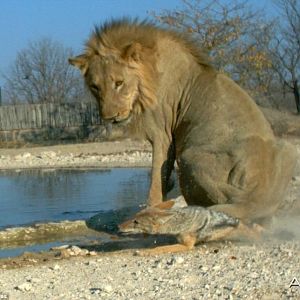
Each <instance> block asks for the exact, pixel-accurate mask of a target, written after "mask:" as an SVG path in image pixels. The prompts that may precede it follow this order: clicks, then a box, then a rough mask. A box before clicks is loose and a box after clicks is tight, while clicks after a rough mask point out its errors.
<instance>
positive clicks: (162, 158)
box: [148, 142, 175, 206]
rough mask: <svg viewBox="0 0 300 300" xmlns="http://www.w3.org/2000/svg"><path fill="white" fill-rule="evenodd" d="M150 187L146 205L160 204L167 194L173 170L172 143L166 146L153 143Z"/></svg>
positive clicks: (173, 153)
mask: <svg viewBox="0 0 300 300" xmlns="http://www.w3.org/2000/svg"><path fill="white" fill-rule="evenodd" d="M152 147H153V154H152V156H153V157H152V173H151V185H150V191H149V197H148V205H149V206H155V205H158V204H160V203H161V202H162V201H163V200H164V198H165V196H166V194H167V192H168V183H169V180H170V177H171V174H172V170H173V169H174V161H175V152H174V147H173V145H172V143H170V144H168V145H166V144H162V143H159V142H157V143H153V145H152Z"/></svg>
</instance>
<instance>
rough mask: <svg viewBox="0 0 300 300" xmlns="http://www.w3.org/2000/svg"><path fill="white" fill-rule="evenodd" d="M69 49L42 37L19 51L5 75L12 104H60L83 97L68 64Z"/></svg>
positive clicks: (79, 85)
mask: <svg viewBox="0 0 300 300" xmlns="http://www.w3.org/2000/svg"><path fill="white" fill-rule="evenodd" d="M72 55H73V53H72V51H71V49H68V48H65V47H63V45H62V44H60V43H58V42H54V41H52V40H51V39H48V38H44V39H41V40H38V41H36V42H31V43H29V46H28V47H27V48H26V49H24V50H22V51H20V52H19V53H18V55H17V58H16V60H15V62H14V64H13V65H12V67H11V70H10V72H9V73H8V75H6V76H4V78H5V80H6V83H5V86H4V89H5V94H6V98H8V101H9V102H11V103H19V102H26V103H46V102H48V103H61V102H72V101H78V100H82V98H83V97H84V94H85V91H84V85H83V82H82V79H81V77H80V76H79V74H78V73H76V71H75V70H74V68H71V67H70V66H69V64H68V57H70V56H72Z"/></svg>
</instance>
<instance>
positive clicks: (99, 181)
mask: <svg viewBox="0 0 300 300" xmlns="http://www.w3.org/2000/svg"><path fill="white" fill-rule="evenodd" d="M149 185H150V169H148V168H135V169H133V168H131V169H130V168H114V169H99V170H98V169H97V170H94V169H87V170H82V169H75V170H74V169H73V170H22V171H5V172H4V171H3V172H1V173H0V204H1V209H0V230H1V231H3V230H5V229H7V228H15V227H20V226H22V227H24V226H25V227H26V226H31V225H33V224H36V223H42V224H47V223H49V222H60V221H65V220H69V221H74V220H86V219H88V218H90V217H91V216H93V215H95V214H97V213H99V212H110V211H113V210H119V209H122V208H126V207H134V206H139V205H141V204H144V203H145V202H146V199H147V193H148V189H149ZM87 238H89V239H92V238H99V234H98V235H97V233H96V232H95V236H89V237H87V236H76V235H75V236H74V235H73V236H72V237H68V236H67V234H66V237H65V238H64V239H63V240H62V239H61V238H59V239H57V240H51V241H49V240H47V239H45V241H39V242H38V243H29V244H28V245H22V243H20V245H13V246H7V244H4V243H3V242H2V245H1V241H0V257H7V256H15V255H19V254H21V253H22V252H24V251H39V250H44V249H47V248H49V247H51V246H56V245H61V244H64V243H66V242H68V243H77V244H78V243H80V241H82V240H84V239H87Z"/></svg>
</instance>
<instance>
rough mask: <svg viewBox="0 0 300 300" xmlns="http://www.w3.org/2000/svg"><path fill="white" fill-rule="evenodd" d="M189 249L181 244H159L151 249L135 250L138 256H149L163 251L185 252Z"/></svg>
mask: <svg viewBox="0 0 300 300" xmlns="http://www.w3.org/2000/svg"><path fill="white" fill-rule="evenodd" d="M188 250H190V249H189V248H188V247H187V246H185V245H182V244H174V245H166V246H159V247H155V248H152V249H142V250H139V251H138V252H137V255H138V256H151V255H159V254H164V253H176V252H185V251H188Z"/></svg>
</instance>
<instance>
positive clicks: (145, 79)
mask: <svg viewBox="0 0 300 300" xmlns="http://www.w3.org/2000/svg"><path fill="white" fill-rule="evenodd" d="M143 54H144V52H143V51H142V49H141V46H140V45H139V44H133V45H130V46H128V47H126V49H125V50H124V51H123V52H121V53H117V54H116V53H108V54H106V55H101V54H94V53H93V54H92V55H91V54H82V55H79V56H76V57H75V58H70V59H69V62H70V63H71V64H72V65H74V66H76V67H78V68H79V69H80V70H81V73H82V74H83V76H84V78H85V82H86V84H87V86H88V87H89V89H90V91H91V92H92V94H93V95H94V97H95V98H96V99H97V101H98V103H99V107H100V115H101V117H102V118H103V119H104V120H110V121H112V122H122V121H125V120H128V119H129V118H130V116H131V114H132V113H133V112H134V113H137V112H140V111H141V110H143V109H146V108H148V107H153V106H154V104H155V103H156V95H155V83H156V77H157V76H156V73H155V66H154V64H153V63H152V64H150V63H146V64H145V63H144V61H143ZM147 56H148V57H149V56H150V55H149V54H147ZM148 60H149V59H148ZM150 61H151V60H150Z"/></svg>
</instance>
